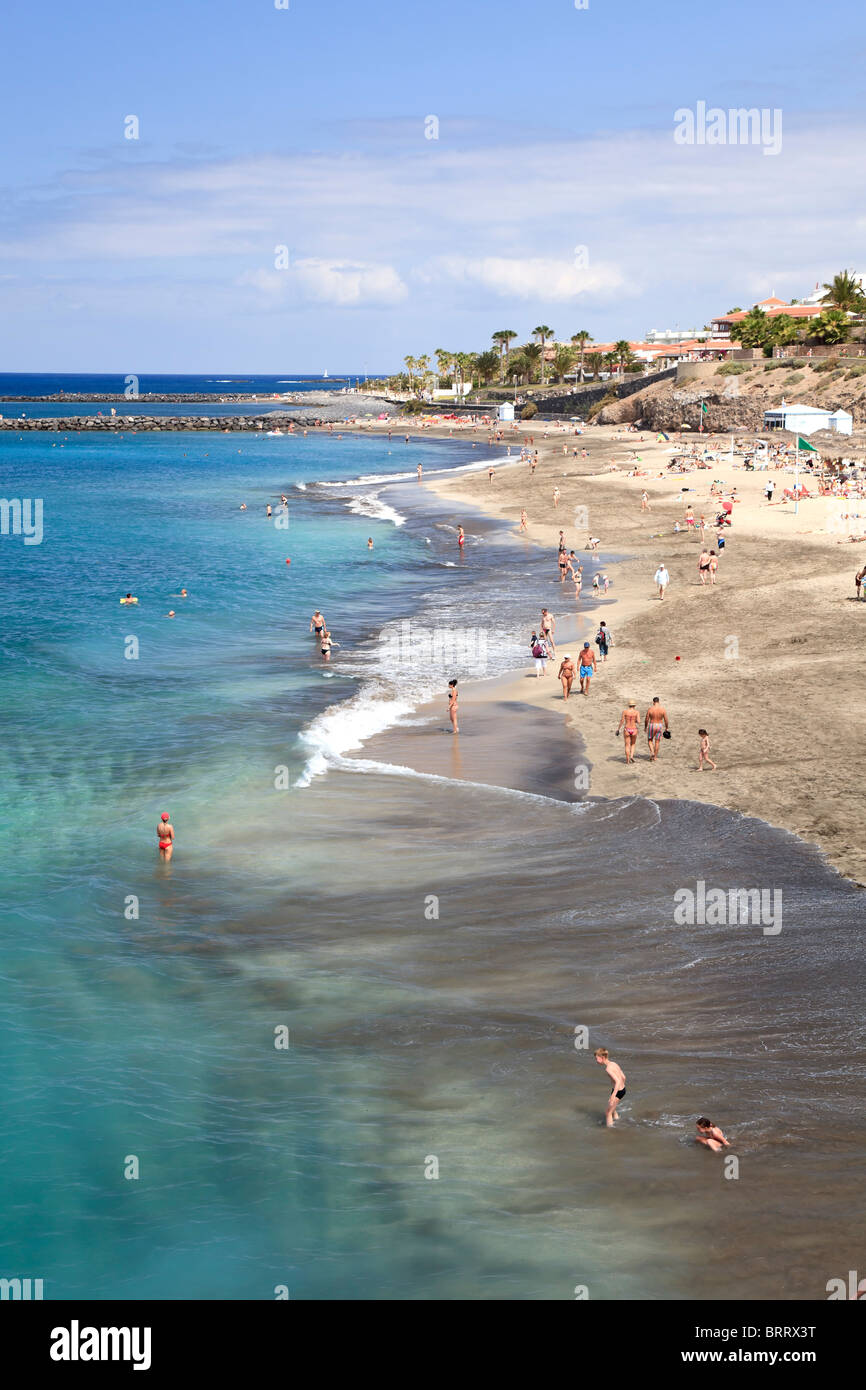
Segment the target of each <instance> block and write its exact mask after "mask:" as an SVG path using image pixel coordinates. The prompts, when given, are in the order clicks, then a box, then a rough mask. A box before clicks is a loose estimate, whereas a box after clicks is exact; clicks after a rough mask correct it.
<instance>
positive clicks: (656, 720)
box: [643, 695, 669, 762]
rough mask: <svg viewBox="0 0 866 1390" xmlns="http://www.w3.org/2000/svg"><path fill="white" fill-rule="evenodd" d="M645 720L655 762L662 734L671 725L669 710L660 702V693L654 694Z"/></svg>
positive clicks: (650, 748)
mask: <svg viewBox="0 0 866 1390" xmlns="http://www.w3.org/2000/svg"><path fill="white" fill-rule="evenodd" d="M643 722H644V728H645V729H646V737H647V743H648V744H649V750H650V753H651V754H652V760H653V762H655V761H656V760H657V758H658V755H659V747H660V746H661V741H662V734H663V733H664V732H665V730H666V729H667V728H668V727H669V725H668V716H667V710H666V709H665V708H664V706H663V705H661V704H659V697H658V695H654V696H653V702H652V704H651V705H650V707H649V709H648V710H647V712H646V714H645V716H644V721H643Z"/></svg>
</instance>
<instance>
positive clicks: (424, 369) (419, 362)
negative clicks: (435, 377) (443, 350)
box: [415, 353, 430, 389]
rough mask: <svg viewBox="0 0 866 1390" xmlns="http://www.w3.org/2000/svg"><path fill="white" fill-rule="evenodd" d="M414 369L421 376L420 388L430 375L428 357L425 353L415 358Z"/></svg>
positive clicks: (424, 384) (425, 383)
mask: <svg viewBox="0 0 866 1390" xmlns="http://www.w3.org/2000/svg"><path fill="white" fill-rule="evenodd" d="M415 370H416V372H417V373H418V375H419V376H420V378H421V387H422V389H423V388H424V387H425V386H426V385H427V377H428V376H429V375H430V358H429V357H428V356H427V354H426V353H425V354H424V356H423V357H416V358H415Z"/></svg>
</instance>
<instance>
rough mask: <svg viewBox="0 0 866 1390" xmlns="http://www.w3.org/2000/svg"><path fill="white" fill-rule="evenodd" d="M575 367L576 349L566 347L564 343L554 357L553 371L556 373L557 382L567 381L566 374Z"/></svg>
mask: <svg viewBox="0 0 866 1390" xmlns="http://www.w3.org/2000/svg"><path fill="white" fill-rule="evenodd" d="M573 366H574V348H571V347H566V345H565V343H562V344H561V345H560V346H559V347H558V348H557V349H556V352H555V353H554V356H553V370H554V372H555V373H556V379H557V381H563V380H564V379H565V374H566V372H570V371H571V369H572V367H573Z"/></svg>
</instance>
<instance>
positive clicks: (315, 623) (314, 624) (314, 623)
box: [310, 608, 325, 637]
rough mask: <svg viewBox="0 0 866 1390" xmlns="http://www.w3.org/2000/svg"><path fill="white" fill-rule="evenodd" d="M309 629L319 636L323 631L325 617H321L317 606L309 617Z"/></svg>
mask: <svg viewBox="0 0 866 1390" xmlns="http://www.w3.org/2000/svg"><path fill="white" fill-rule="evenodd" d="M310 631H311V632H315V634H316V636H317V637H321V635H322V633H323V632H324V631H325V619H324V618H323V617H322V614H321V613H320V612H319V610H318V608H317V609H316V611H315V613H314V614H313V616H312V618H311V619H310Z"/></svg>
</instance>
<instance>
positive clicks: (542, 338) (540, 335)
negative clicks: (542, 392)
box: [532, 323, 553, 386]
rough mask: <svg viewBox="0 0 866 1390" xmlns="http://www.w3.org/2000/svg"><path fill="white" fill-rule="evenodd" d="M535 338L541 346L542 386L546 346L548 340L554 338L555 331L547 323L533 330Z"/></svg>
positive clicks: (542, 382)
mask: <svg viewBox="0 0 866 1390" xmlns="http://www.w3.org/2000/svg"><path fill="white" fill-rule="evenodd" d="M532 336H533V338H537V339H538V340H539V343H540V345H541V384H542V386H543V385H544V344H545V342H546V341H547V339H548V338H552V337H553V329H552V328H550V327H549V325H548V324H546V323H541V324H539V326H538V327H537V328H533V330H532Z"/></svg>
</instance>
